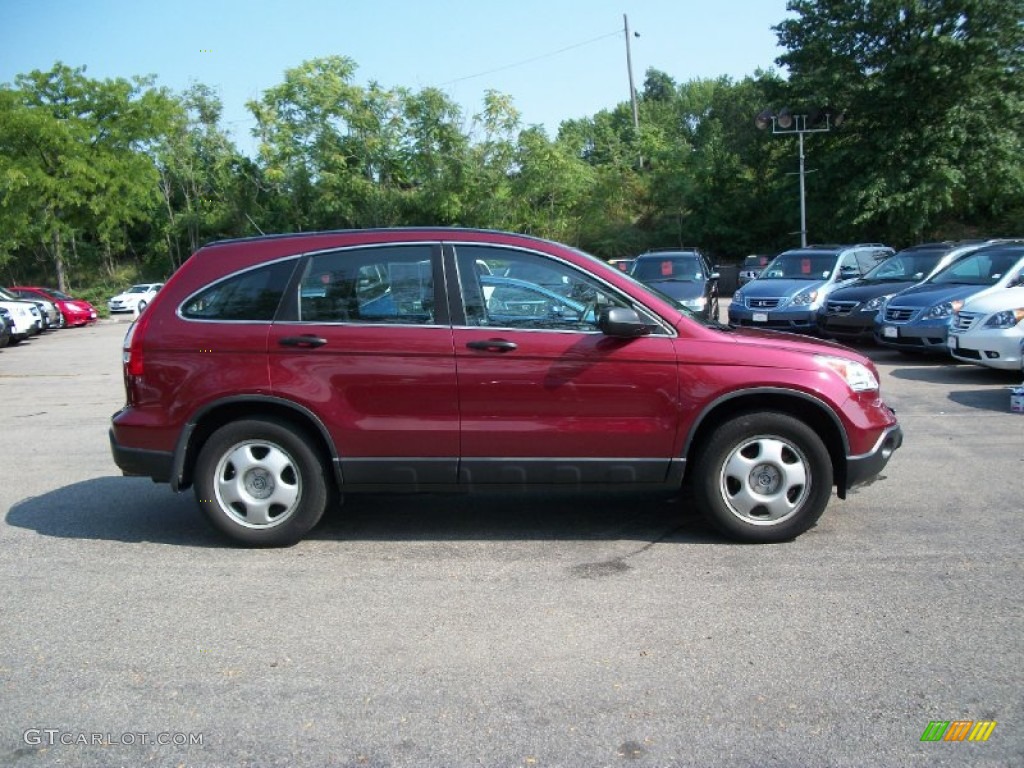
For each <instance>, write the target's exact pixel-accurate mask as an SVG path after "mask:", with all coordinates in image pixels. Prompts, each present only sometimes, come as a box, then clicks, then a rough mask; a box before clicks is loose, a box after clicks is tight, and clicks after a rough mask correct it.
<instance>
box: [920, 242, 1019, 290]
mask: <svg viewBox="0 0 1024 768" xmlns="http://www.w3.org/2000/svg"><path fill="white" fill-rule="evenodd" d="M1019 261H1024V259H1022V257H1021V251H1020V249H1017V248H1015V249H1013V250H1006V251H987V250H986V251H980V252H978V253H975V254H973V255H971V256H968V257H967V258H965V259H963V260H961V261H958V262H956V263H955V264H953V265H952V266H949V267H946V268H945V269H944V270H942V271H941V272H939V273H938V274H937V275H935V277H933V278H932V279H931V281H930V282H932V283H935V284H939V285H948V284H955V285H995V284H996V283H998V282H999V280H1000V279H1002V278H1003V276H1004V275H1006V273H1007V272H1009V271H1010V270H1012V269H1014V268H1015V266H1016V265H1017V262H1019ZM1016 268H1017V270H1018V271H1019V269H1020V267H1019V266H1016Z"/></svg>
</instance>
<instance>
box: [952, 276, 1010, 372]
mask: <svg viewBox="0 0 1024 768" xmlns="http://www.w3.org/2000/svg"><path fill="white" fill-rule="evenodd" d="M947 343H948V344H949V352H950V354H951V355H953V357H955V358H956V359H957V360H962V361H964V362H965V363H975V364H977V365H986V366H988V367H989V368H999V369H1002V370H1005V371H1019V370H1021V357H1022V347H1024V286H1019V287H1016V288H1005V289H1003V290H1001V291H995V292H991V293H988V292H987V293H985V294H983V295H981V296H978V297H976V298H973V299H970V300H969V301H966V302H965V303H964V305H963V306H962V307H960V309H959V311H957V312H955V313H954V314H953V320H952V323H951V324H950V326H949V336H948V342H947Z"/></svg>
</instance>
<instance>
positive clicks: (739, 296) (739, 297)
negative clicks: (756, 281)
mask: <svg viewBox="0 0 1024 768" xmlns="http://www.w3.org/2000/svg"><path fill="white" fill-rule="evenodd" d="M732 300H733V303H734V304H742V303H743V289H742V288H740V289H739V290H738V291H736V292H734V293H733V295H732Z"/></svg>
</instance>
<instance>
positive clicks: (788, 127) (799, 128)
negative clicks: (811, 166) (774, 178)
mask: <svg viewBox="0 0 1024 768" xmlns="http://www.w3.org/2000/svg"><path fill="white" fill-rule="evenodd" d="M843 119H844V116H843V113H842V112H840V113H838V114H834V113H833V112H832V110H831V109H828V108H826V109H815V110H812V111H811V113H810V114H807V115H794V114H793V113H792V112H790V110H789V109H786V108H783V109H781V110H779V112H778V114H776V113H775V112H772V111H771V110H770V109H766V110H764V111H763V112H761V114H759V115H758V116H757V117H756V118H755V119H754V125H756V126H757V127H758V128H760V129H762V130H763V129H765V128H767V127H768V125H769V124H770V125H771V127H772V133H773V134H774V135H776V136H787V135H792V134H796V136H797V139H798V142H799V149H800V247H801V248H806V247H807V191H806V190H807V188H806V185H805V183H804V176H805V175H806V172H805V171H804V134H805V133H828V132H829V131H831V130H832V126H833V125H834V126H835V127H836V128H838V127H839V126H840V125H842V123H843Z"/></svg>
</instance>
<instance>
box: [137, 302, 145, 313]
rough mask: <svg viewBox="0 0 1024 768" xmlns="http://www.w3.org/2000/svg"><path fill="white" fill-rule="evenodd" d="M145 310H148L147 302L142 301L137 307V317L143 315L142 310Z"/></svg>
mask: <svg viewBox="0 0 1024 768" xmlns="http://www.w3.org/2000/svg"><path fill="white" fill-rule="evenodd" d="M145 308H146V302H145V301H140V302H139V303H138V304H136V305H135V314H136V315H141V314H142V310H144V309H145Z"/></svg>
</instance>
